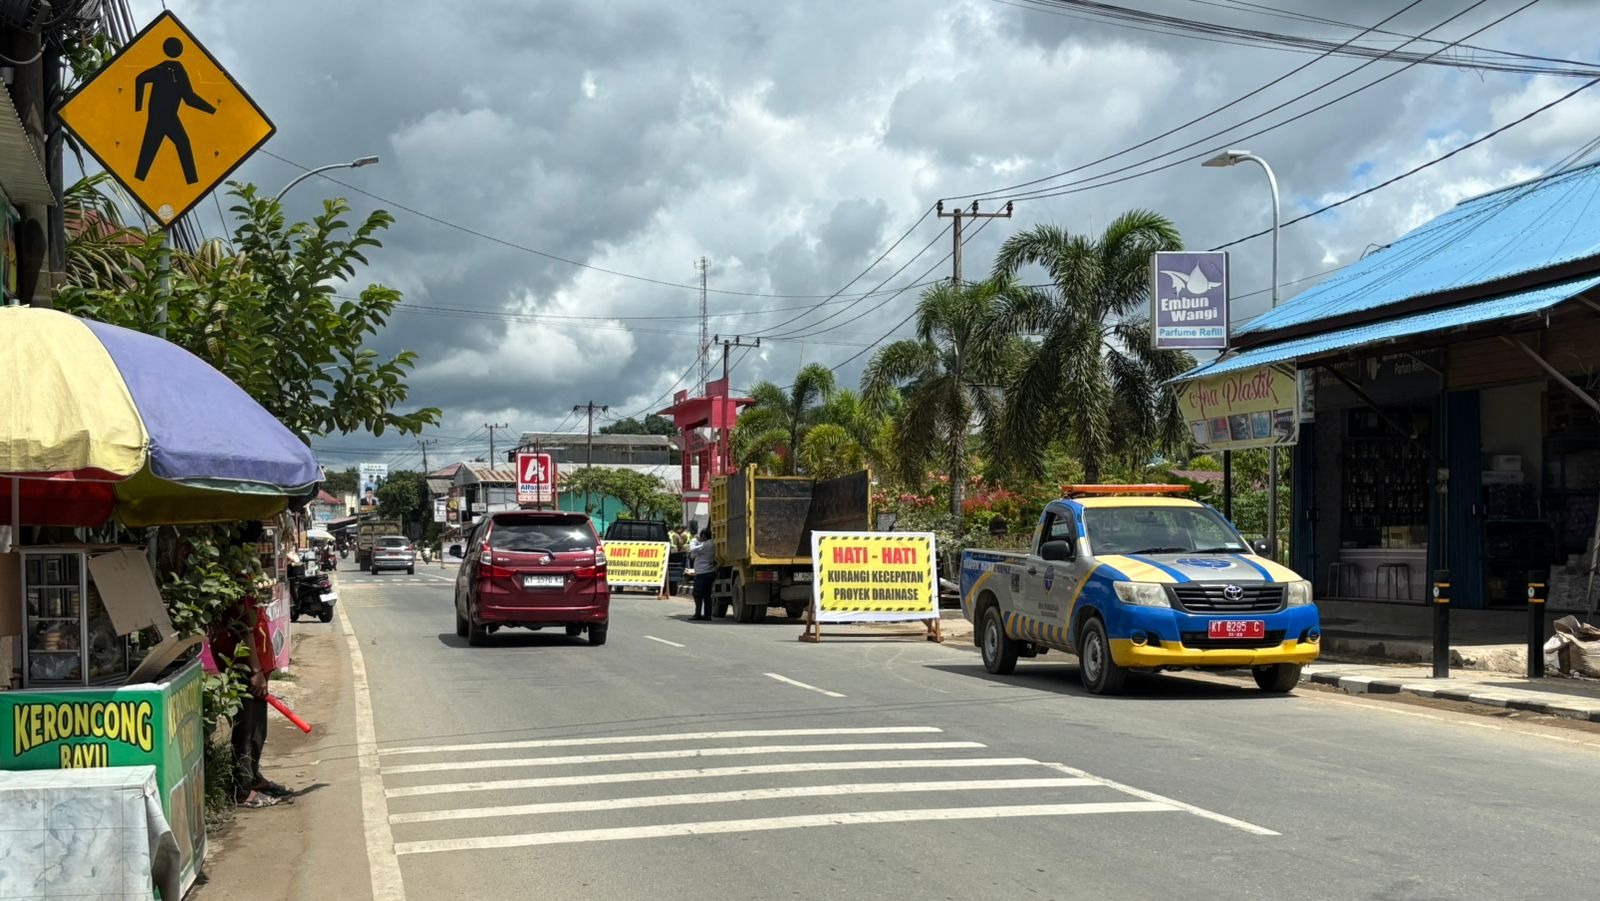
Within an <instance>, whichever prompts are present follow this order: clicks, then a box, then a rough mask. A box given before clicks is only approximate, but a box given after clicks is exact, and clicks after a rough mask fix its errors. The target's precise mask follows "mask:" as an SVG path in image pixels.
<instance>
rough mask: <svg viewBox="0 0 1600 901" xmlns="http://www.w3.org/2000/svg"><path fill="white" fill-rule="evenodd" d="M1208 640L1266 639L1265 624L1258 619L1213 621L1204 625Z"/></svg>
mask: <svg viewBox="0 0 1600 901" xmlns="http://www.w3.org/2000/svg"><path fill="white" fill-rule="evenodd" d="M1206 637H1208V638H1266V637H1267V623H1266V621H1265V620H1260V619H1214V620H1212V621H1211V622H1209V623H1206Z"/></svg>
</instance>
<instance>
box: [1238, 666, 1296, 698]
mask: <svg viewBox="0 0 1600 901" xmlns="http://www.w3.org/2000/svg"><path fill="white" fill-rule="evenodd" d="M1250 675H1252V676H1255V677H1256V687H1258V688H1260V689H1261V690H1262V691H1270V692H1272V693H1274V694H1280V695H1281V694H1286V693H1288V692H1291V691H1294V687H1295V686H1296V685H1299V684H1300V664H1298V663H1274V664H1272V665H1271V666H1252V667H1250Z"/></svg>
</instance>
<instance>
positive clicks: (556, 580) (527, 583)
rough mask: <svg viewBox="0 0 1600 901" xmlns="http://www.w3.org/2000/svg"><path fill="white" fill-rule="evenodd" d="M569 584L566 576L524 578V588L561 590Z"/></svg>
mask: <svg viewBox="0 0 1600 901" xmlns="http://www.w3.org/2000/svg"><path fill="white" fill-rule="evenodd" d="M565 584H567V579H566V577H565V576H523V577H522V587H523V588H560V587H561V586H563V585H565Z"/></svg>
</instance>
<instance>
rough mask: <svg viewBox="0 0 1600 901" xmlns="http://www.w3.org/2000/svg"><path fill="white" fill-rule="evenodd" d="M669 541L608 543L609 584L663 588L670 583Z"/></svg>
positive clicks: (627, 586) (607, 571)
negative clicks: (668, 572)
mask: <svg viewBox="0 0 1600 901" xmlns="http://www.w3.org/2000/svg"><path fill="white" fill-rule="evenodd" d="M668 550H670V547H669V545H668V544H667V543H666V542H665V541H661V542H656V541H608V542H606V582H607V583H608V584H610V585H613V586H616V587H618V588H660V587H661V583H663V582H665V581H666V580H667V552H668Z"/></svg>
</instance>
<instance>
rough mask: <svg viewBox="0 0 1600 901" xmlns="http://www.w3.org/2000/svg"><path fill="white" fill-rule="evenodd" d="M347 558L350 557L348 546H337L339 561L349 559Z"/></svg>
mask: <svg viewBox="0 0 1600 901" xmlns="http://www.w3.org/2000/svg"><path fill="white" fill-rule="evenodd" d="M349 557H350V545H348V544H341V545H339V559H340V560H346V559H349Z"/></svg>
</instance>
